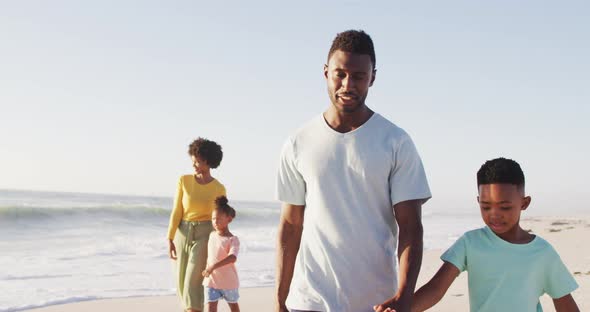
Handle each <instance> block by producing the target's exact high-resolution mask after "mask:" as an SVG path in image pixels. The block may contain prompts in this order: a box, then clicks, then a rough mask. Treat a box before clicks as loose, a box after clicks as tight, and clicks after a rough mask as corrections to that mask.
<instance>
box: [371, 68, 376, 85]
mask: <svg viewBox="0 0 590 312" xmlns="http://www.w3.org/2000/svg"><path fill="white" fill-rule="evenodd" d="M375 75H377V68H375V69H373V75H372V77H371V84H370V85H369V87H372V86H373V83H374V82H375Z"/></svg>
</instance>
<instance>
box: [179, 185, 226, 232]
mask: <svg viewBox="0 0 590 312" xmlns="http://www.w3.org/2000/svg"><path fill="white" fill-rule="evenodd" d="M222 195H225V187H224V186H223V184H221V183H219V181H217V180H216V179H213V181H211V182H209V183H207V184H199V183H198V182H197V180H196V179H195V176H194V175H192V174H187V175H183V176H182V177H180V179H179V180H178V187H177V188H176V197H175V198H174V207H173V208H172V213H171V214H170V225H169V226H168V239H174V235H175V234H176V229H178V225H180V221H181V220H185V221H207V220H211V214H212V213H213V210H214V209H215V199H216V198H217V197H219V196H222Z"/></svg>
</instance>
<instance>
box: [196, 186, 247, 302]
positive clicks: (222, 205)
mask: <svg viewBox="0 0 590 312" xmlns="http://www.w3.org/2000/svg"><path fill="white" fill-rule="evenodd" d="M215 204H216V208H215V210H214V211H213V216H212V220H213V227H214V228H215V231H213V232H211V235H210V236H209V246H208V256H207V268H206V269H205V270H204V271H203V273H202V274H203V276H204V277H205V279H204V280H203V285H204V286H205V299H206V301H207V305H208V307H209V312H217V301H218V300H219V299H221V298H223V299H225V301H226V302H227V303H228V304H229V308H230V309H231V311H232V312H239V311H240V307H239V306H238V299H239V297H240V294H239V293H238V287H239V280H238V272H237V270H236V266H235V264H234V263H235V262H236V260H237V256H238V251H239V249H240V241H239V240H238V237H237V236H234V235H233V234H232V233H231V232H230V231H229V228H228V225H229V223H230V222H231V221H232V220H233V218H235V216H236V211H235V210H234V209H233V208H232V207H230V206H229V205H228V204H227V197H225V196H220V197H218V198H217V199H216V200H215Z"/></svg>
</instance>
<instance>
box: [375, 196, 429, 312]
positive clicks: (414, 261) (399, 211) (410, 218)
mask: <svg viewBox="0 0 590 312" xmlns="http://www.w3.org/2000/svg"><path fill="white" fill-rule="evenodd" d="M422 203H423V200H422V199H416V200H408V201H403V202H400V203H398V204H396V205H394V206H393V210H394V211H395V219H396V221H397V224H398V227H399V233H398V237H399V238H398V246H397V255H398V259H399V274H398V291H397V293H396V294H395V295H394V296H393V298H391V299H389V300H388V301H386V302H384V303H383V304H381V305H378V306H375V307H373V309H374V310H375V311H377V312H381V311H386V309H387V308H393V309H395V311H397V312H406V311H410V306H411V300H412V295H413V294H414V289H415V288H416V280H417V279H418V273H419V272H420V265H421V264H422V236H423V230H422Z"/></svg>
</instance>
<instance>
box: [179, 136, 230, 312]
mask: <svg viewBox="0 0 590 312" xmlns="http://www.w3.org/2000/svg"><path fill="white" fill-rule="evenodd" d="M188 153H189V155H190V157H191V159H192V163H193V168H194V169H195V172H194V173H193V174H187V175H183V176H181V177H180V179H179V180H178V187H177V189H176V196H175V198H174V207H173V208H172V213H171V215H170V225H169V227H168V254H169V256H170V258H171V259H172V260H175V262H176V263H175V264H176V276H175V278H176V287H177V292H178V296H179V297H180V299H181V300H182V303H183V305H184V309H185V311H188V312H200V311H203V305H204V289H203V285H202V284H203V276H202V275H201V272H202V271H203V270H205V268H206V265H207V244H208V241H209V234H210V233H211V232H212V231H213V225H212V223H211V214H212V212H213V210H214V209H215V207H216V206H215V199H216V198H217V197H219V196H225V195H226V192H225V187H224V186H223V184H221V183H220V182H219V181H217V180H216V179H215V178H214V177H212V176H211V169H214V168H217V167H218V166H219V164H220V163H221V159H222V158H223V152H222V151H221V146H220V145H219V144H217V143H215V142H213V141H210V140H207V139H204V138H198V139H196V140H195V141H193V142H192V143H191V144H190V145H189V149H188Z"/></svg>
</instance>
